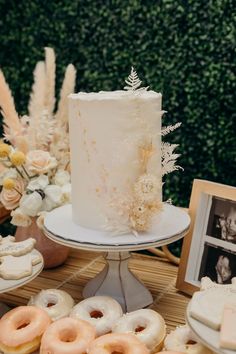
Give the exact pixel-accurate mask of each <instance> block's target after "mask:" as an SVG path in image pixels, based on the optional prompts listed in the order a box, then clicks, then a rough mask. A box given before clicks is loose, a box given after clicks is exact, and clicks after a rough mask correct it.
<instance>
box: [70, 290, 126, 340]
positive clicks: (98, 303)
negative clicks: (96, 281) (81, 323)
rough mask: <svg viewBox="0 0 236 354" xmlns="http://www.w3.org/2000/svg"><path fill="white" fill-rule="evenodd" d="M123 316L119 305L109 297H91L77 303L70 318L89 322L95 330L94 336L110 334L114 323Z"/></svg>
mask: <svg viewBox="0 0 236 354" xmlns="http://www.w3.org/2000/svg"><path fill="white" fill-rule="evenodd" d="M122 315H123V311H122V308H121V306H120V304H119V303H118V302H117V301H116V300H114V299H112V298H111V297H109V296H93V297H89V298H87V299H85V300H83V301H81V302H80V303H78V304H77V305H76V306H75V307H74V308H73V309H72V311H71V313H70V317H72V318H77V319H81V320H85V321H88V322H90V323H91V324H92V325H94V326H95V328H96V335H97V336H102V335H103V334H106V333H109V332H111V328H112V326H113V325H114V323H115V322H116V321H117V320H118V319H119V318H120V317H121V316H122Z"/></svg>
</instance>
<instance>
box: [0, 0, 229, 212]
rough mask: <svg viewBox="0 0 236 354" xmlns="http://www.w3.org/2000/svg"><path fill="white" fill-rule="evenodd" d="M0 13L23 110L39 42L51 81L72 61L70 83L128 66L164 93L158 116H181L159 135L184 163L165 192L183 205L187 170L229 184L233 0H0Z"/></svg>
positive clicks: (117, 82)
mask: <svg viewBox="0 0 236 354" xmlns="http://www.w3.org/2000/svg"><path fill="white" fill-rule="evenodd" d="M0 13H1V17H0V66H1V68H2V70H3V71H4V73H5V76H6V78H7V80H8V83H9V84H10V86H11V88H12V91H13V93H14V97H15V100H16V105H17V109H18V111H19V112H20V113H21V114H23V113H26V111H27V102H28V98H29V93H30V87H31V84H32V72H33V69H34V66H35V63H36V62H37V61H38V60H41V59H43V56H44V53H43V47H45V46H51V47H53V48H54V49H55V50H56V53H57V63H58V66H57V70H58V72H57V74H58V75H57V80H58V81H60V82H61V79H62V75H63V68H64V67H65V66H66V65H67V64H68V63H69V62H72V63H73V64H75V66H76V68H77V71H78V78H77V90H78V91H82V90H84V91H91V90H94V91H96V90H115V89H120V88H122V87H123V86H124V79H125V78H126V77H127V75H128V73H129V72H130V67H131V65H133V66H134V67H135V69H136V70H137V72H138V74H139V76H140V78H141V79H142V80H143V84H144V85H149V86H150V88H151V89H153V90H156V91H161V92H162V93H163V107H164V109H165V110H167V111H168V114H167V115H166V116H165V118H164V124H167V123H175V122H177V121H181V122H182V126H181V128H180V129H178V131H176V132H174V133H172V134H171V135H169V136H167V140H168V141H171V142H175V143H178V144H180V146H179V148H178V152H179V153H181V154H182V156H181V158H180V159H179V164H181V166H183V167H184V170H185V171H184V172H175V173H173V174H171V175H169V177H168V178H167V179H166V183H165V187H164V189H165V191H164V193H165V198H169V197H171V198H173V201H174V203H175V204H178V205H182V206H187V205H188V202H189V197H190V192H191V187H192V181H193V179H194V178H201V179H208V180H212V181H217V182H221V183H225V184H230V185H235V184H236V183H235V182H236V168H235V162H236V143H235V140H236V117H235V115H236V114H235V103H236V99H235V98H236V97H235V89H236V81H235V76H234V72H235V69H236V68H235V66H236V64H235V63H236V61H235V59H236V58H235V34H236V33H235V32H236V31H235V20H236V6H235V2H234V1H233V0H211V1H208V0H182V1H181V0H146V1H141V0H110V1H108V0H103V1H102V0H78V1H76V0H70V1H69V0H58V1H56V0H47V1H45V0H24V1H21V0H0Z"/></svg>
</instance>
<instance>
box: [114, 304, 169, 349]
mask: <svg viewBox="0 0 236 354" xmlns="http://www.w3.org/2000/svg"><path fill="white" fill-rule="evenodd" d="M112 332H115V333H132V334H135V335H136V337H137V338H138V339H139V340H140V341H141V342H143V343H144V344H145V345H146V346H147V348H148V349H149V350H150V351H151V353H154V352H156V351H158V350H161V349H162V346H163V341H164V338H165V335H166V325H165V321H164V319H163V317H162V316H161V315H160V314H159V313H157V312H156V311H154V310H151V309H141V310H137V311H133V312H130V313H127V314H125V315H124V316H122V317H121V318H120V319H119V320H118V321H117V323H116V324H115V325H114V326H113V328H112Z"/></svg>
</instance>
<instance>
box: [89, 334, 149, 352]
mask: <svg viewBox="0 0 236 354" xmlns="http://www.w3.org/2000/svg"><path fill="white" fill-rule="evenodd" d="M113 353H117V354H149V353H150V352H149V350H148V349H147V347H146V346H145V344H143V343H142V342H140V341H139V340H138V339H137V338H136V337H135V336H134V335H133V334H127V333H109V334H105V335H104V336H101V337H99V338H97V339H95V341H93V342H92V344H91V345H90V347H89V350H88V354H113Z"/></svg>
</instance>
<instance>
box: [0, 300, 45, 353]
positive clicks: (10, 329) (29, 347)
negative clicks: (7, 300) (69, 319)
mask: <svg viewBox="0 0 236 354" xmlns="http://www.w3.org/2000/svg"><path fill="white" fill-rule="evenodd" d="M50 323H51V319H50V317H49V316H48V314H47V313H46V312H45V311H43V310H42V309H39V308H37V307H34V306H19V307H16V308H15V309H13V310H11V311H9V312H7V313H6V314H5V315H4V316H3V317H2V318H1V320H0V351H3V352H4V353H5V354H8V353H10V354H14V353H17V354H29V353H33V352H34V351H35V350H37V349H38V348H39V346H40V340H41V337H42V334H43V333H44V331H45V330H46V328H47V327H48V326H49V325H50Z"/></svg>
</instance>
